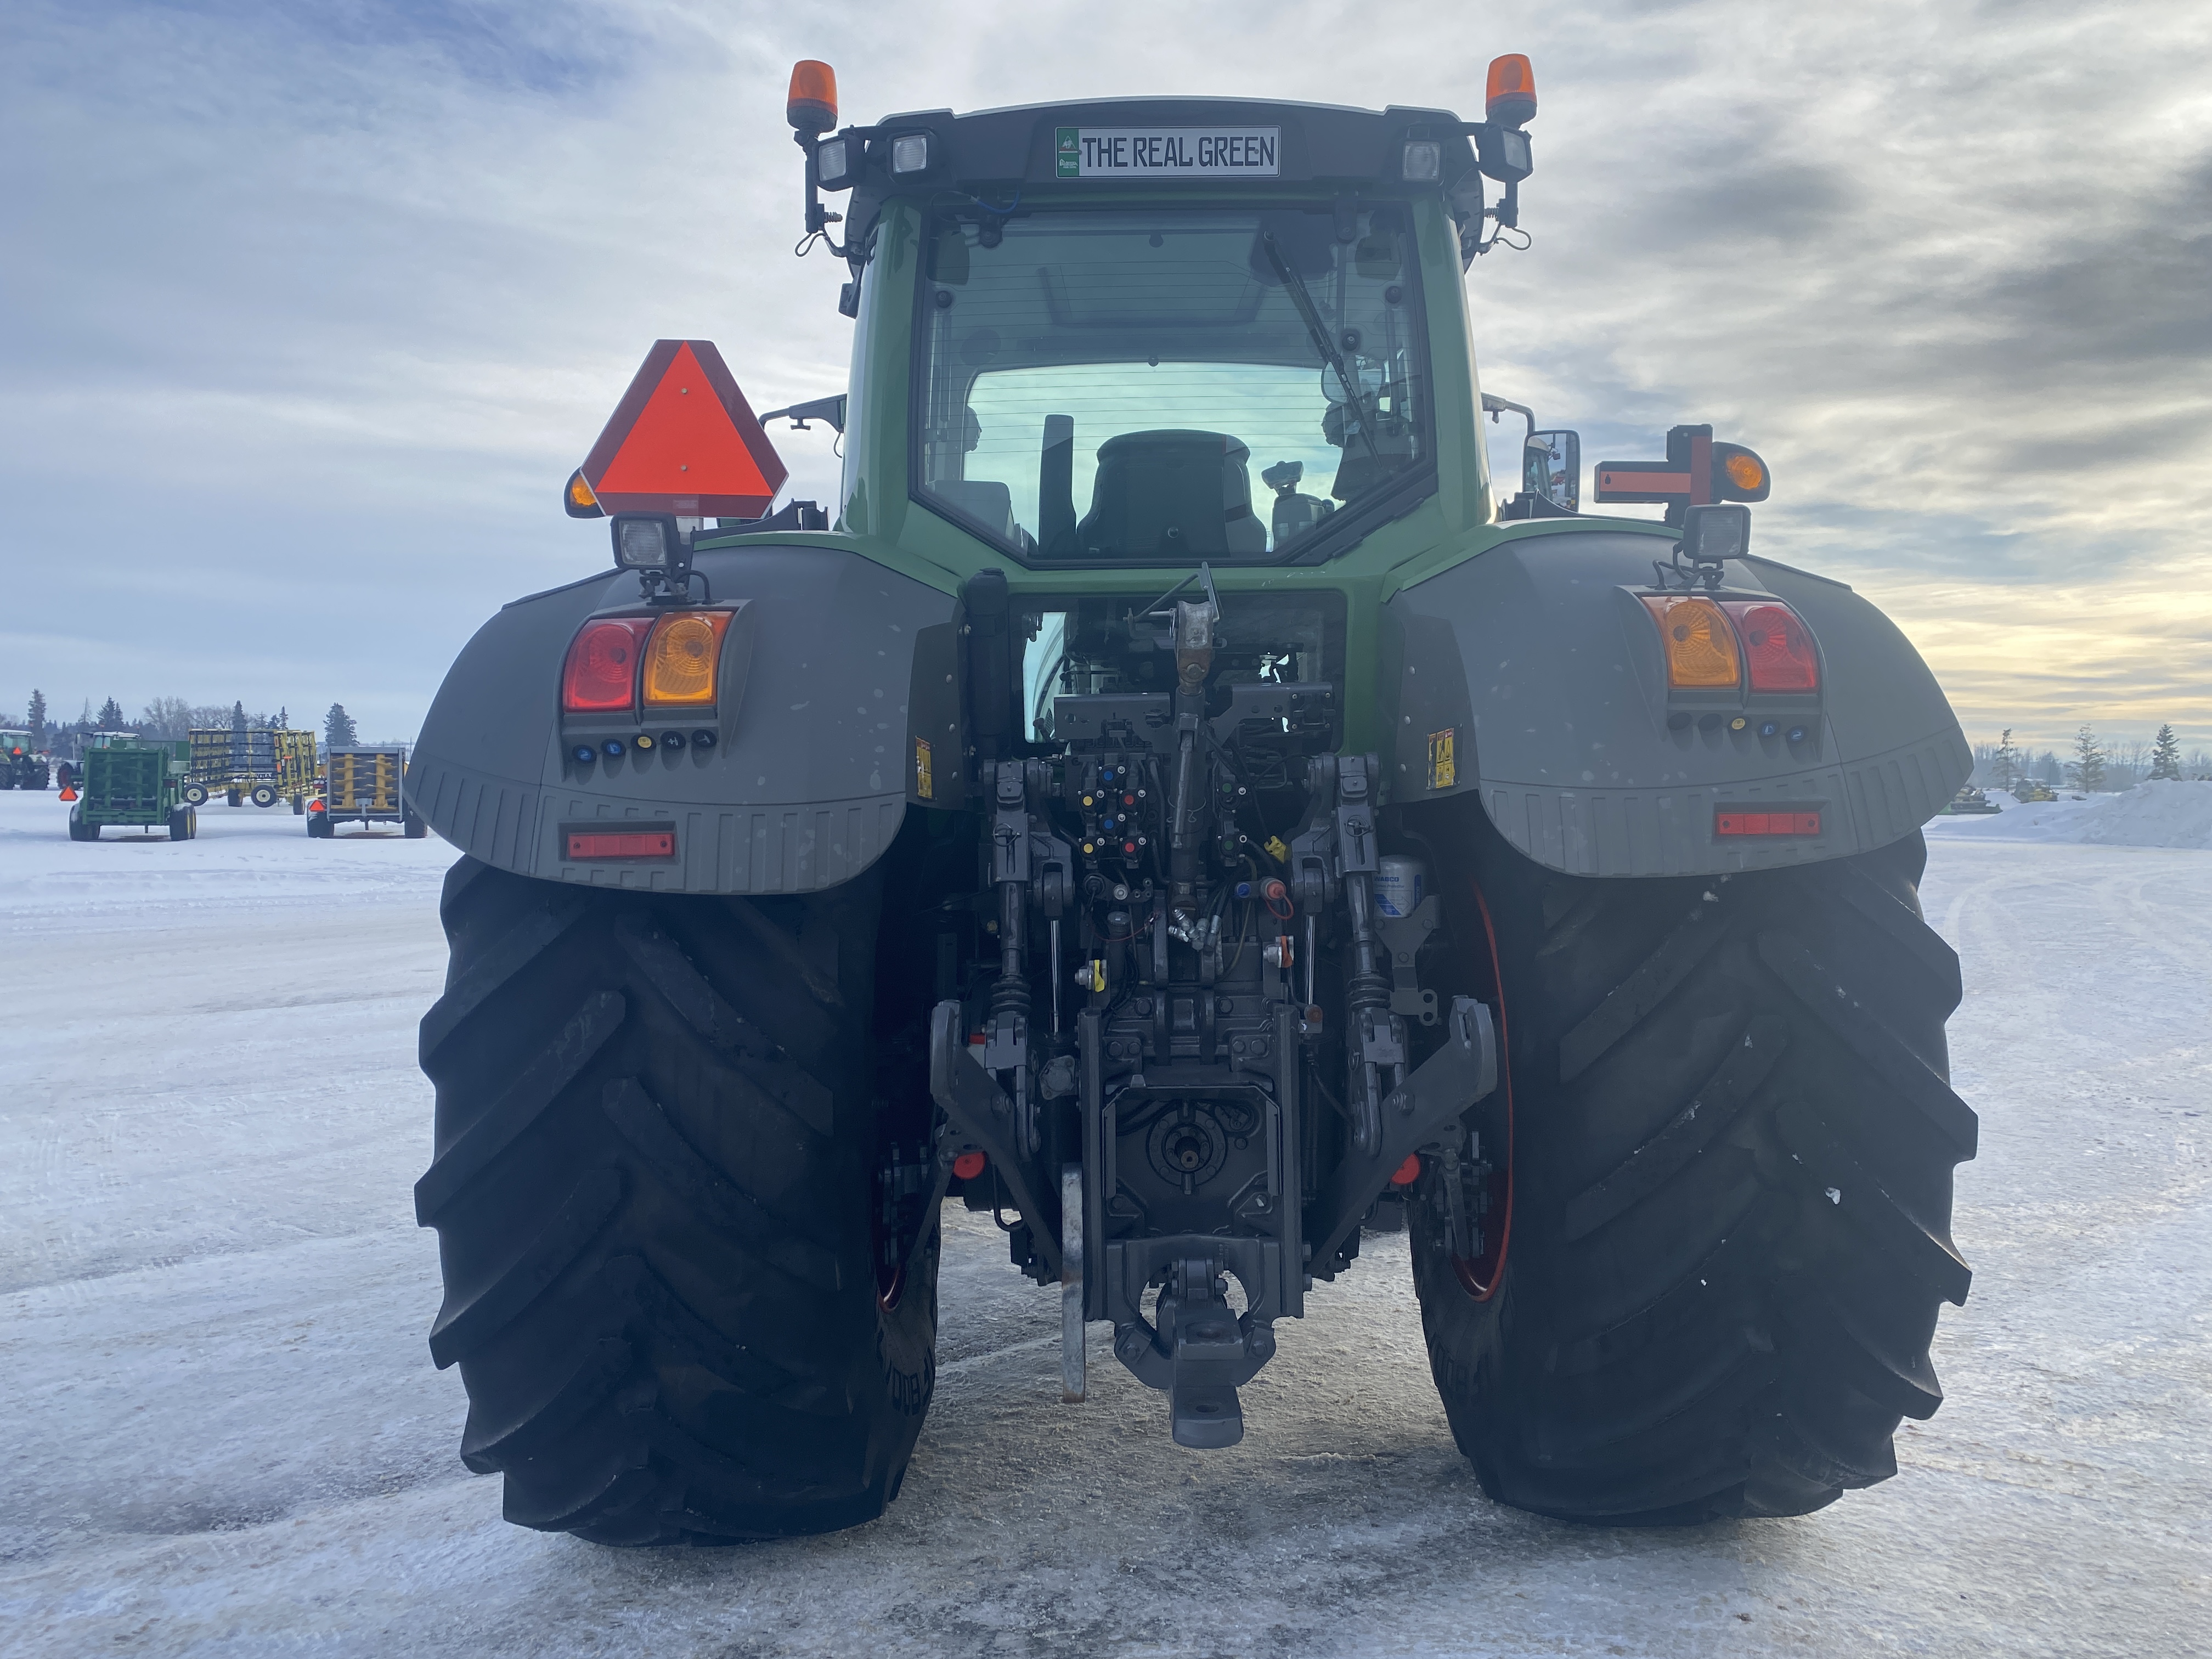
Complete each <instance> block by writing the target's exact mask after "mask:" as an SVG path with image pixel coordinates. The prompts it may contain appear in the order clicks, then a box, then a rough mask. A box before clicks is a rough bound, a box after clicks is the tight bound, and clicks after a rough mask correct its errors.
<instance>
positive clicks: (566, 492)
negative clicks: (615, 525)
mask: <svg viewBox="0 0 2212 1659" xmlns="http://www.w3.org/2000/svg"><path fill="white" fill-rule="evenodd" d="M561 506H562V508H563V509H564V510H565V511H566V512H567V513H568V516H569V517H570V518H572V519H603V518H605V516H606V513H607V510H606V508H605V507H601V506H600V505H599V497H598V496H597V495H593V494H592V486H591V484H590V483H589V482H587V481H586V478H585V477H584V469H583V468H581V467H578V468H577V469H576V470H575V471H574V472H571V473H570V474H569V475H568V483H566V484H564V485H563V486H562V489H561Z"/></svg>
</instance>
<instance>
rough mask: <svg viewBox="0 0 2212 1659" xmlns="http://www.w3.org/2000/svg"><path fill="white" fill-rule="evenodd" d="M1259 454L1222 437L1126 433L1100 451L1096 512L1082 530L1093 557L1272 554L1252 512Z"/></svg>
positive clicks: (1081, 543) (1080, 539)
mask: <svg viewBox="0 0 2212 1659" xmlns="http://www.w3.org/2000/svg"><path fill="white" fill-rule="evenodd" d="M1251 459H1252V452H1251V451H1250V450H1249V449H1247V448H1246V447H1244V446H1243V444H1242V443H1241V442H1239V441H1237V440H1236V439H1235V438H1232V437H1230V436H1229V435H1227V434H1226V433H1221V432H1176V431H1163V432H1125V433H1123V434H1121V435H1120V436H1119V437H1116V438H1109V439H1108V440H1107V441H1105V442H1104V443H1103V444H1101V445H1099V446H1098V471H1097V476H1096V477H1095V478H1094V479H1093V481H1092V483H1091V511H1090V512H1089V513H1086V514H1085V515H1084V519H1083V522H1082V523H1081V524H1079V525H1078V526H1076V527H1075V544H1076V546H1077V547H1078V548H1079V549H1081V550H1084V551H1085V552H1096V553H1106V554H1115V555H1119V556H1121V557H1124V558H1133V559H1142V558H1152V557H1165V558H1170V559H1182V558H1206V557H1218V556H1222V555H1225V554H1231V553H1264V552H1266V551H1267V526H1266V525H1265V524H1263V523H1261V521H1260V520H1259V519H1258V518H1256V517H1255V515H1254V514H1253V512H1252V479H1251V475H1250V473H1249V471H1247V463H1249V461H1250V460H1251Z"/></svg>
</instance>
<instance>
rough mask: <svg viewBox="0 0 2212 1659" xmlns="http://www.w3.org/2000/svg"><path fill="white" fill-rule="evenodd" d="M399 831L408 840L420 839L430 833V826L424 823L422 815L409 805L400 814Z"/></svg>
mask: <svg viewBox="0 0 2212 1659" xmlns="http://www.w3.org/2000/svg"><path fill="white" fill-rule="evenodd" d="M399 833H400V834H401V835H403V836H406V837H407V839H408V840H410V841H420V840H422V837H423V836H427V835H428V834H429V833H430V826H429V825H428V823H424V822H423V821H422V817H421V816H420V815H419V814H418V813H417V812H416V811H415V809H414V808H413V807H411V806H410V807H409V808H407V810H406V811H404V812H402V813H401V814H400V817H399Z"/></svg>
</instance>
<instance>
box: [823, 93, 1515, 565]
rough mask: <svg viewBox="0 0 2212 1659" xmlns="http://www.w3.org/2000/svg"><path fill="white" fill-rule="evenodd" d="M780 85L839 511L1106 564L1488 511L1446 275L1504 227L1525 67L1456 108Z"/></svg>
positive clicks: (1222, 554)
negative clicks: (837, 124)
mask: <svg viewBox="0 0 2212 1659" xmlns="http://www.w3.org/2000/svg"><path fill="white" fill-rule="evenodd" d="M1534 108H1535V100H1534V92H1533V82H1531V80H1530V78H1529V76H1528V67H1527V63H1526V60H1525V59H1522V58H1500V59H1499V60H1498V64H1497V65H1494V66H1493V70H1492V93H1491V98H1490V118H1489V119H1488V120H1486V121H1483V122H1480V123H1468V122H1465V121H1462V120H1461V119H1460V118H1459V117H1457V116H1456V115H1455V114H1453V113H1452V112H1449V111H1446V110H1437V109H1413V108H1401V107H1392V108H1389V109H1386V110H1383V111H1382V112H1379V113H1378V112H1371V111H1365V110H1357V109H1343V108H1336V107H1333V106H1320V105H1310V104H1286V103H1273V102H1260V101H1253V100H1225V99H1205V100H1200V99H1133V100H1111V101H1101V102H1095V103H1082V104H1062V105H1047V106H1030V107H1025V108H1018V109H1006V110H994V111H987V112H982V113H979V114H973V115H955V114H953V113H951V112H949V111H929V112H918V113H914V114H908V115H898V116H892V117H890V118H886V119H884V120H883V121H880V122H878V123H877V124H876V125H873V126H867V127H851V126H848V127H845V128H843V129H840V130H833V124H834V121H835V118H836V116H835V88H834V81H833V80H832V79H831V77H830V76H829V70H828V69H827V67H826V66H825V65H821V64H801V65H799V69H798V70H797V71H795V73H794V76H793V96H792V100H791V103H790V106H789V112H790V116H791V120H792V125H793V128H794V130H795V131H796V133H797V136H798V138H799V143H800V146H801V148H802V149H804V150H805V153H806V158H807V160H806V186H807V210H806V211H807V228H808V230H809V232H810V238H814V237H818V238H820V239H821V240H823V241H825V242H827V243H828V245H829V246H830V248H831V249H832V251H833V252H836V253H838V254H839V255H841V256H842V258H844V259H845V260H846V262H847V264H848V267H849V268H850V270H851V272H852V280H851V281H850V282H848V283H847V284H846V285H845V287H844V289H843V293H842V300H841V309H842V310H843V311H844V312H845V313H847V314H848V315H850V316H853V317H854V318H855V319H857V321H858V323H859V325H860V334H859V338H858V340H857V341H856V343H855V346H854V372H853V375H852V380H851V385H850V388H849V398H850V407H849V410H846V411H841V413H842V414H844V415H845V416H846V417H847V418H846V431H847V460H846V471H845V479H844V488H843V495H844V501H843V502H842V507H843V510H844V513H843V516H844V518H845V520H846V521H847V522H848V524H852V525H854V526H855V527H858V526H860V525H861V524H863V523H865V524H868V525H871V526H874V527H876V528H878V530H880V531H884V532H889V531H890V530H891V529H892V527H893V526H894V525H895V524H896V523H898V522H899V521H900V520H902V519H903V517H904V515H905V509H906V507H908V505H909V504H911V506H913V507H919V508H920V509H921V511H922V512H924V513H927V514H928V515H930V517H931V518H932V519H933V520H941V521H942V522H943V523H944V524H945V525H946V526H951V527H954V528H957V530H958V531H960V532H964V534H965V535H966V536H967V537H969V538H973V539H974V540H975V541H976V542H980V543H981V544H983V549H984V550H987V552H988V554H989V555H990V556H992V557H993V559H994V561H995V560H996V559H1000V558H1005V559H1012V561H1014V562H1017V563H1018V564H1020V565H1024V566H1029V567H1034V568H1052V567H1066V566H1069V565H1076V566H1086V567H1096V566H1106V567H1114V566H1122V567H1127V566H1143V565H1161V564H1170V565H1171V564H1189V563H1194V562H1200V561H1205V562H1212V563H1215V564H1233V563H1265V564H1311V563H1319V562H1326V561H1328V560H1330V559H1332V558H1334V557H1335V556H1339V555H1340V554H1342V553H1344V552H1346V550H1349V549H1351V548H1352V547H1354V546H1356V545H1358V544H1360V543H1361V542H1362V541H1363V539H1364V538H1367V537H1368V536H1370V534H1372V533H1373V532H1375V531H1376V530H1377V529H1379V528H1380V527H1382V526H1385V525H1389V524H1391V523H1393V522H1395V521H1397V520H1402V519H1404V518H1405V517H1406V516H1407V513H1410V512H1412V511H1413V509H1415V508H1417V507H1420V506H1421V505H1422V504H1423V503H1425V502H1426V501H1429V500H1431V498H1432V497H1435V496H1437V495H1438V493H1439V491H1440V490H1442V491H1443V493H1444V494H1445V495H1447V496H1448V497H1449V502H1450V507H1451V509H1452V511H1453V512H1454V513H1455V516H1458V515H1468V514H1471V515H1472V516H1473V517H1474V519H1477V520H1482V519H1486V518H1487V517H1488V516H1489V515H1488V511H1487V493H1486V492H1487V480H1486V466H1485V464H1484V462H1483V459H1482V457H1481V443H1480V434H1479V433H1478V432H1474V431H1471V430H1470V429H1469V428H1468V422H1467V421H1466V419H1465V417H1464V415H1463V413H1462V411H1464V410H1468V409H1471V407H1472V405H1473V399H1472V398H1471V397H1470V396H1469V395H1468V393H1469V389H1470V377H1471V368H1470V360H1469V356H1468V327H1467V318H1466V314H1465V307H1464V303H1463V300H1462V288H1461V283H1460V281H1459V277H1460V274H1461V272H1462V270H1463V269H1464V267H1465V265H1466V264H1468V262H1469V261H1471V260H1472V259H1473V258H1475V257H1476V256H1477V255H1478V254H1480V253H1481V252H1485V251H1486V249H1488V248H1489V247H1490V246H1492V245H1493V244H1494V243H1495V242H1496V241H1497V240H1498V237H1499V236H1500V235H1501V234H1508V233H1510V230H1511V228H1512V227H1513V226H1514V225H1515V224H1516V222H1517V217H1518V208H1517V196H1516V191H1517V186H1518V184H1519V181H1520V180H1521V179H1523V178H1525V177H1527V176H1528V171H1529V167H1530V158H1529V149H1528V135H1527V133H1526V132H1525V131H1522V122H1524V121H1525V120H1526V119H1527V118H1528V116H1530V115H1532V114H1533V113H1534ZM1486 177H1487V178H1488V179H1492V180H1496V181H1499V182H1500V183H1501V184H1502V185H1503V191H1502V193H1498V192H1494V191H1488V190H1486V186H1485V184H1484V180H1485V178H1486ZM825 194H826V195H827V196H829V197H830V198H832V199H836V198H840V197H842V204H843V207H844V212H843V213H842V215H841V214H840V213H837V212H835V211H832V210H830V209H829V206H828V205H827V204H825V201H824V199H823V198H824V196H825ZM1493 197H1494V199H1493ZM840 228H842V237H843V240H842V241H840V240H836V237H837V235H838V234H839V230H840ZM979 551H980V550H979Z"/></svg>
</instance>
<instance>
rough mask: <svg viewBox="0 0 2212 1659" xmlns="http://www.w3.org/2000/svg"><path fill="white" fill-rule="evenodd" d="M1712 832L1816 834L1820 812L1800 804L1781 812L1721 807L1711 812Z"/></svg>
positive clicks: (1743, 834)
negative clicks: (1801, 806) (1802, 806)
mask: <svg viewBox="0 0 2212 1659" xmlns="http://www.w3.org/2000/svg"><path fill="white" fill-rule="evenodd" d="M1713 833H1714V834H1715V835H1716V836H1817V835H1819V834H1820V813H1819V812H1817V811H1811V810H1808V809H1805V808H1799V807H1792V808H1790V809H1789V810H1787V811H1759V812H1751V811H1744V810H1743V809H1741V808H1740V807H1733V806H1723V807H1722V808H1721V809H1720V810H1719V811H1716V812H1715V813H1714V814H1713Z"/></svg>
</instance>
